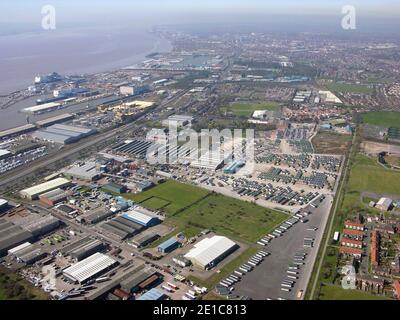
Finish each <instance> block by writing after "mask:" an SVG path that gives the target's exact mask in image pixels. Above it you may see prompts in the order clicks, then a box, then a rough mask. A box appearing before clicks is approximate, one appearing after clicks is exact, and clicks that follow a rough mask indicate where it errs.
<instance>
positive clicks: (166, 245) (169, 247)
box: [157, 237, 181, 253]
mask: <svg viewBox="0 0 400 320" xmlns="http://www.w3.org/2000/svg"><path fill="white" fill-rule="evenodd" d="M180 246H181V243H180V242H179V241H178V239H177V238H175V237H172V238H170V239H168V240H167V241H164V242H163V243H161V244H160V245H159V246H158V247H157V250H158V252H162V253H169V252H171V251H174V250H175V249H177V248H179V247H180Z"/></svg>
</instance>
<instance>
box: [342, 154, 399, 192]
mask: <svg viewBox="0 0 400 320" xmlns="http://www.w3.org/2000/svg"><path fill="white" fill-rule="evenodd" d="M399 181H400V172H398V171H394V170H389V169H385V168H383V167H382V166H380V165H379V164H377V163H376V161H375V160H374V159H371V158H368V157H366V156H363V155H357V156H356V159H355V163H354V165H353V166H352V168H351V173H350V180H349V189H350V191H358V192H363V191H369V192H376V193H388V194H400V183H399Z"/></svg>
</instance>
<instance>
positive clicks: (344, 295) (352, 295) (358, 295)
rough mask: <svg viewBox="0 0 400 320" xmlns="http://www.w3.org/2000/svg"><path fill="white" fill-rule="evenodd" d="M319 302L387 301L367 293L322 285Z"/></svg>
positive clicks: (382, 297)
mask: <svg viewBox="0 0 400 320" xmlns="http://www.w3.org/2000/svg"><path fill="white" fill-rule="evenodd" d="M319 300H387V298H386V297H384V296H378V295H373V294H370V293H368V292H362V291H357V290H346V289H343V288H342V287H340V286H334V285H323V286H322V288H321V291H320V295H319Z"/></svg>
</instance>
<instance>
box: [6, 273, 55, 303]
mask: <svg viewBox="0 0 400 320" xmlns="http://www.w3.org/2000/svg"><path fill="white" fill-rule="evenodd" d="M0 300H48V295H47V293H46V292H44V291H42V290H40V289H37V288H35V287H34V286H32V285H31V284H30V283H29V282H28V281H26V280H24V279H21V278H20V277H19V276H18V275H17V274H16V273H13V272H11V271H10V270H8V269H6V268H4V267H2V266H0Z"/></svg>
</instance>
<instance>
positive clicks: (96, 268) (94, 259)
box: [64, 253, 116, 282]
mask: <svg viewBox="0 0 400 320" xmlns="http://www.w3.org/2000/svg"><path fill="white" fill-rule="evenodd" d="M115 263H116V261H115V260H114V259H112V258H110V257H109V256H107V255H105V254H102V253H95V254H93V255H91V256H90V257H88V258H86V259H84V260H82V261H80V262H78V263H75V264H74V265H73V266H71V267H69V268H67V269H65V270H64V274H65V275H67V276H68V277H70V278H71V279H74V280H76V281H78V282H84V281H86V280H88V279H90V278H91V277H93V276H95V275H97V274H98V273H100V272H102V271H104V270H106V269H107V268H109V267H111V266H113V265H114V264H115Z"/></svg>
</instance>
